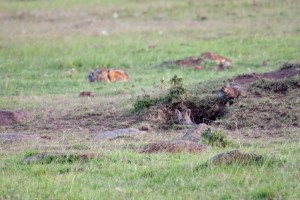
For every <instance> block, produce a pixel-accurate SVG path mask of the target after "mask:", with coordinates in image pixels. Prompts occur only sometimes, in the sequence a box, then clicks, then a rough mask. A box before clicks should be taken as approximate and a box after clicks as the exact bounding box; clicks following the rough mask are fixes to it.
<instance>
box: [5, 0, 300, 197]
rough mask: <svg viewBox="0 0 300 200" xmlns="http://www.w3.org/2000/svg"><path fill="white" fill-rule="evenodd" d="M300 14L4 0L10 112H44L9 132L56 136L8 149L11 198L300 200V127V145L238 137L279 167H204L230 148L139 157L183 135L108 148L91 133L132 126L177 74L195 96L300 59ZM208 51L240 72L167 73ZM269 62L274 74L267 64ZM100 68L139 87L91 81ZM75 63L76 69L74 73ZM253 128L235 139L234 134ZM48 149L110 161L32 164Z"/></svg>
mask: <svg viewBox="0 0 300 200" xmlns="http://www.w3.org/2000/svg"><path fill="white" fill-rule="evenodd" d="M299 8H300V4H299V1H297V0H288V1H285V2H282V1H279V0H274V1H273V0H262V1H252V0H245V1H222V2H221V1H216V0H214V1H209V0H205V1H196V0H191V1H179V0H167V1H158V0H157V1H156V0H154V1H150V0H143V1H129V0H122V1H116V0H114V1H108V0H101V1H95V0H68V1H59V0H51V1H50V0H49V1H44V0H40V1H29V0H28V1H27V0H11V1H10V0H0V11H1V12H0V21H1V23H2V24H1V26H0V109H23V110H27V111H30V112H31V114H32V115H33V117H34V121H33V122H22V123H21V124H19V125H14V126H11V127H0V132H1V133H19V132H21V133H23V132H26V133H31V134H35V135H39V136H40V135H44V134H45V135H47V136H50V137H51V139H49V140H42V141H41V142H40V141H22V142H19V143H11V144H10V143H0V144H1V145H0V199H224V200H225V199H299V198H300V192H299V191H300V186H299V183H298V182H299V181H298V180H299V175H300V168H299V166H300V160H299V156H298V154H299V153H300V149H299V141H298V140H299V138H298V136H299V134H298V133H299V129H297V127H296V128H295V130H294V134H293V135H288V136H286V137H287V138H289V139H290V140H287V138H279V139H278V141H277V142H272V140H273V139H272V138H261V139H252V140H250V139H249V140H248V138H243V140H241V141H239V140H238V141H234V142H236V144H237V143H238V144H241V150H242V151H247V152H255V153H258V154H261V155H263V156H266V157H267V158H273V157H275V160H279V161H278V162H274V163H273V164H269V163H263V164H262V165H255V164H251V165H247V166H241V165H232V166H209V167H204V168H203V167H199V166H201V165H202V164H204V163H205V162H206V161H207V160H208V159H209V158H210V157H212V156H213V155H215V154H217V153H220V152H223V151H227V150H231V149H230V148H226V149H219V148H216V147H214V148H211V149H209V150H208V151H207V152H204V153H201V154H196V155H191V154H184V153H182V154H175V155H172V154H154V155H144V154H139V153H137V152H138V150H139V149H140V148H141V146H142V145H144V144H146V143H149V142H153V141H158V140H167V139H174V138H176V137H177V136H178V135H179V133H178V132H176V131H175V130H171V131H169V132H165V131H161V132H156V131H154V132H150V133H149V134H148V135H147V136H146V137H144V138H133V139H128V140H126V139H120V140H115V141H105V142H102V143H101V142H100V143H96V142H94V141H91V140H90V138H89V136H90V133H94V132H97V131H100V129H101V130H102V129H105V130H107V129H109V130H111V129H113V128H114V127H118V126H116V125H115V124H117V125H119V124H125V125H126V123H130V119H123V121H118V118H117V117H118V115H120V113H122V112H126V111H132V110H133V102H134V101H135V100H136V98H137V96H142V95H143V94H149V95H150V96H151V97H152V96H159V95H160V94H161V93H164V92H166V90H167V89H168V88H169V87H170V83H169V80H170V79H171V78H172V77H173V76H174V75H177V76H178V77H180V78H182V79H183V84H184V87H185V88H187V89H188V91H189V92H193V91H195V90H197V88H202V87H203V88H205V87H206V85H210V84H217V85H220V87H221V85H222V82H223V81H224V80H226V79H227V78H230V77H233V76H235V75H238V74H242V73H253V72H266V71H272V70H275V69H278V68H279V67H280V66H281V65H282V64H283V63H284V62H299V58H300V51H299V50H300V49H299V47H300V29H299V25H298V24H299V23H298V22H299V19H300V18H299V14H298V12H299ZM114 13H117V14H118V18H114ZM103 30H106V31H107V32H108V35H107V36H105V35H103V34H102V31H103ZM152 47H154V48H152ZM206 51H214V52H217V53H218V54H220V55H224V56H226V57H229V58H231V59H232V60H233V61H234V64H233V67H232V68H231V69H230V70H228V71H215V70H214V69H213V68H207V69H205V70H203V71H195V70H194V69H193V68H184V69H180V68H178V67H175V66H173V67H168V68H167V67H163V66H161V64H162V63H163V62H165V61H170V60H177V59H181V58H184V57H188V56H199V55H201V53H203V52H206ZM264 60H268V64H269V65H268V67H267V68H263V67H261V63H262V62H263V61H264ZM97 65H98V66H100V67H101V66H103V65H108V66H109V67H113V66H114V67H116V68H121V69H124V70H126V71H127V72H128V74H129V75H130V78H131V81H130V82H126V83H112V84H105V83H94V84H91V83H89V82H88V81H87V75H88V72H89V70H90V69H93V68H95V66H97ZM72 68H75V69H76V70H77V73H76V74H74V75H73V76H72V77H69V76H68V75H67V73H66V72H67V71H68V70H69V69H72ZM81 91H96V92H97V94H98V97H95V98H91V99H88V98H78V95H79V92H81ZM197 92H198V93H200V92H201V90H199V91H197ZM198 93H197V94H198ZM263 100H264V99H260V100H259V101H258V102H260V101H263ZM245 102H247V101H245ZM297 102H298V101H295V104H296V103H297ZM249 105H251V104H249ZM249 105H248V106H249ZM289 112H293V109H291V110H290V111H289ZM90 114H98V116H96V117H95V118H93V116H92V117H90ZM66 118H67V120H66ZM114 118H116V119H114ZM64 120H65V121H64ZM68 120H69V121H68ZM113 120H115V121H113ZM111 121H112V122H111ZM85 123H86V124H85ZM82 124H83V125H82ZM107 124H109V125H111V126H110V127H108V125H107ZM46 125H47V126H46ZM60 125H61V126H63V128H61V127H60ZM43 126H46V128H45V127H43ZM41 127H42V128H41ZM247 128H248V129H251V127H247ZM173 131H174V132H173ZM242 131H245V130H238V131H237V132H234V133H233V134H235V135H234V136H235V139H236V138H239V134H240V133H241V132H242ZM251 131H252V132H256V131H257V132H259V131H260V130H256V129H255V130H251ZM278 131H282V132H283V133H285V132H284V131H285V130H284V129H281V130H278ZM176 134H177V135H176ZM180 134H181V133H180ZM44 151H46V152H69V153H75V154H76V152H80V153H82V152H86V151H88V152H90V151H91V152H93V153H99V154H100V155H103V157H100V158H98V159H93V160H90V161H88V162H83V161H75V162H72V163H55V162H53V163H49V164H32V165H25V164H23V163H22V159H23V158H24V157H25V155H26V154H28V152H29V153H30V152H44ZM26 152H27V153H26ZM280 161H282V162H280ZM196 169H198V170H196Z"/></svg>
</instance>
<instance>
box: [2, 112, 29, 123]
mask: <svg viewBox="0 0 300 200" xmlns="http://www.w3.org/2000/svg"><path fill="white" fill-rule="evenodd" d="M30 118H31V117H30V115H29V113H27V112H24V111H12V110H0V126H8V125H12V124H15V123H18V122H20V121H22V120H26V119H27V120H28V119H30Z"/></svg>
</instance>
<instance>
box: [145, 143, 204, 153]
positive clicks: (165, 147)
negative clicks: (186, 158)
mask: <svg viewBox="0 0 300 200" xmlns="http://www.w3.org/2000/svg"><path fill="white" fill-rule="evenodd" d="M206 149H207V147H206V145H204V144H200V143H196V142H192V141H187V140H172V141H162V142H158V143H152V144H148V145H146V146H145V147H144V149H143V150H142V151H141V153H158V152H168V153H179V152H188V153H197V152H203V151H205V150H206Z"/></svg>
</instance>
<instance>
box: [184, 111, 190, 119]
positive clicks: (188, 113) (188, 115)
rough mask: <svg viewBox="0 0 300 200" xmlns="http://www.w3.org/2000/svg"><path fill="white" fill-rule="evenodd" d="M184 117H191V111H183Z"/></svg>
mask: <svg viewBox="0 0 300 200" xmlns="http://www.w3.org/2000/svg"><path fill="white" fill-rule="evenodd" d="M185 116H187V117H189V118H190V117H191V109H187V110H186V111H185Z"/></svg>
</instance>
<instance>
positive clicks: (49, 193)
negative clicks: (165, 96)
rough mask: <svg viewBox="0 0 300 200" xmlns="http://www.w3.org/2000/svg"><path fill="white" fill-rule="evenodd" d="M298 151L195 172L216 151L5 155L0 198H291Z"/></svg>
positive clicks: (292, 148)
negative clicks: (48, 159) (26, 158)
mask: <svg viewBox="0 0 300 200" xmlns="http://www.w3.org/2000/svg"><path fill="white" fill-rule="evenodd" d="M271 145H272V143H271ZM253 150H255V151H260V152H262V153H263V155H265V156H267V157H270V158H271V157H272V156H274V155H268V153H269V152H270V151H272V148H268V149H264V148H259V147H258V148H255V149H248V151H253ZM298 151H299V143H298V142H291V143H290V144H289V145H282V146H281V147H280V148H278V149H277V152H276V155H275V157H276V159H278V158H279V157H281V159H282V160H283V162H275V163H273V164H268V162H265V163H263V164H262V165H255V164H250V165H246V166H242V165H238V164H235V165H231V166H208V167H201V168H197V167H198V166H199V165H201V164H203V163H205V162H206V161H207V160H208V158H209V157H211V156H212V155H214V154H216V153H217V152H220V150H213V151H210V152H209V153H203V154H198V155H190V154H177V155H172V154H158V155H143V154H138V153H133V152H128V151H125V152H118V151H117V152H113V153H109V154H107V155H106V156H103V157H100V158H98V159H96V160H91V161H89V162H75V163H70V164H68V163H64V164H59V163H50V164H31V165H26V164H22V163H21V162H20V160H21V158H22V155H18V156H11V155H10V156H8V155H7V156H1V163H2V164H1V172H2V176H1V177H2V178H1V179H0V183H1V186H2V187H1V189H0V193H1V194H2V195H1V196H2V198H4V199H5V198H8V199H31V198H32V197H33V196H34V197H35V198H38V199H48V198H50V199H62V198H63V199H99V198H100V197H101V199H115V198H118V199H127V198H130V199H140V198H141V197H144V198H145V199H174V198H175V199H181V198H184V199H186V198H193V199H194V198H203V199H240V198H246V199H268V198H274V199H278V198H280V197H282V198H284V199H295V198H296V199H297V197H299V189H300V188H299V184H298V175H299V172H300V168H299V164H300V163H299V162H300V160H299V159H298V157H297V155H298V154H297V152H298ZM195 169H198V170H195ZM16 172H17V173H16ZM20 182H22V184H19V183H20Z"/></svg>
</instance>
